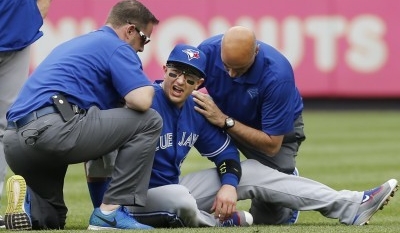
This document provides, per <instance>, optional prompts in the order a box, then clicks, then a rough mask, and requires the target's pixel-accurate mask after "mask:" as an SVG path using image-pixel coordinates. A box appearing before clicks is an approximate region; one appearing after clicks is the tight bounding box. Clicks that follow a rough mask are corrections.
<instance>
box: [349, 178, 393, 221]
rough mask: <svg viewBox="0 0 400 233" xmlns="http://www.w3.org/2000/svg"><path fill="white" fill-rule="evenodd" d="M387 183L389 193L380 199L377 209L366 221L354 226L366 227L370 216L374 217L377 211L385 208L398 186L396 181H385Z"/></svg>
mask: <svg viewBox="0 0 400 233" xmlns="http://www.w3.org/2000/svg"><path fill="white" fill-rule="evenodd" d="M387 183H389V186H390V189H391V191H390V192H388V194H386V196H385V197H384V198H382V201H381V202H380V203H379V205H378V208H376V209H375V210H374V211H372V212H371V214H370V216H369V217H368V218H367V220H366V221H364V222H362V223H360V224H355V225H360V226H362V225H368V224H369V221H370V220H371V218H372V216H374V214H375V213H376V212H378V210H382V209H383V207H385V206H386V205H387V204H388V203H389V201H390V199H391V198H392V197H393V196H394V194H395V193H396V191H397V190H398V189H399V185H398V182H397V180H396V179H391V180H389V181H387Z"/></svg>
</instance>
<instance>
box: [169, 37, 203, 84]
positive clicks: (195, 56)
mask: <svg viewBox="0 0 400 233" xmlns="http://www.w3.org/2000/svg"><path fill="white" fill-rule="evenodd" d="M206 63H207V58H206V55H205V54H204V53H203V52H202V51H201V50H199V49H198V48H196V47H194V46H190V45H186V44H177V45H176V46H175V48H174V49H173V50H172V51H171V53H170V54H169V57H168V60H167V64H173V65H178V66H183V67H184V68H185V69H189V70H193V69H194V70H195V71H197V72H195V73H198V74H200V76H201V77H205V76H206V72H205V69H206Z"/></svg>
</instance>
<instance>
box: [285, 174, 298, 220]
mask: <svg viewBox="0 0 400 233" xmlns="http://www.w3.org/2000/svg"><path fill="white" fill-rule="evenodd" d="M292 175H294V176H300V173H299V170H298V169H297V167H295V168H294V171H293V173H292ZM299 215H300V211H299V210H292V215H291V216H290V218H289V219H288V220H287V221H286V224H295V223H297V220H299Z"/></svg>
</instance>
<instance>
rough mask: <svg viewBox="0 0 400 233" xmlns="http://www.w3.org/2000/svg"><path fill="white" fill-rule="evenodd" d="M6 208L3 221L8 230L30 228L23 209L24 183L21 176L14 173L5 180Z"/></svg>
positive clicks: (29, 221) (29, 222)
mask: <svg viewBox="0 0 400 233" xmlns="http://www.w3.org/2000/svg"><path fill="white" fill-rule="evenodd" d="M6 189H7V209H6V213H5V215H4V223H5V226H6V229H8V230H17V231H19V230H31V229H32V224H31V220H30V218H29V216H28V214H27V213H26V212H25V209H24V202H25V195H26V183H25V180H24V178H23V177H22V176H19V175H14V176H11V177H10V178H9V179H8V180H7V186H6Z"/></svg>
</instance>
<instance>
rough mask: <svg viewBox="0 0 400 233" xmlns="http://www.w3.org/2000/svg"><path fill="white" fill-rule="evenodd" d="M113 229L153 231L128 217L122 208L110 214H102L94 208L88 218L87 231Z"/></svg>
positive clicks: (127, 213) (127, 212)
mask: <svg viewBox="0 0 400 233" xmlns="http://www.w3.org/2000/svg"><path fill="white" fill-rule="evenodd" d="M113 229H114V230H116V229H137V230H150V229H153V227H151V226H147V225H144V224H141V223H139V222H138V221H136V219H135V218H134V217H133V216H130V215H129V211H128V210H127V209H126V208H125V207H123V206H121V207H119V208H118V209H116V210H114V211H113V212H112V213H111V214H103V213H102V212H101V210H100V208H95V209H94V210H93V213H92V216H90V220H89V227H88V230H113Z"/></svg>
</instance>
